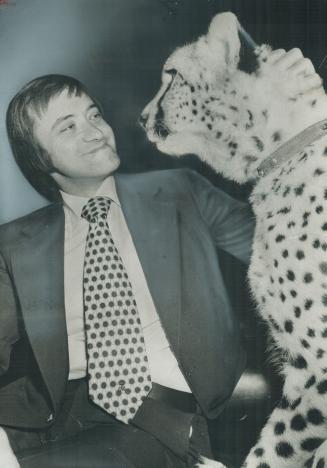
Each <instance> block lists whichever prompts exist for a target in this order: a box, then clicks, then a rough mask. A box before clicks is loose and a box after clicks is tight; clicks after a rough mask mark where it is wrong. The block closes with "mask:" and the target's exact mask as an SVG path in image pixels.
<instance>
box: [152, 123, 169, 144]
mask: <svg viewBox="0 0 327 468" xmlns="http://www.w3.org/2000/svg"><path fill="white" fill-rule="evenodd" d="M153 130H154V133H155V135H156V136H158V137H159V139H160V140H165V139H166V138H167V136H168V135H169V134H170V133H171V131H170V130H169V128H168V127H167V125H166V124H165V123H164V122H162V121H157V122H156V123H155V125H154V128H153Z"/></svg>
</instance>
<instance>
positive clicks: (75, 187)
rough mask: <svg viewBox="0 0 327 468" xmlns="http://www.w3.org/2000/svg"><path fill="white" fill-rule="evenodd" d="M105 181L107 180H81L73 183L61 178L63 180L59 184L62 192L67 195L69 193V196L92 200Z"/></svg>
mask: <svg viewBox="0 0 327 468" xmlns="http://www.w3.org/2000/svg"><path fill="white" fill-rule="evenodd" d="M105 179H106V178H103V179H98V178H97V179H79V180H74V181H72V180H68V179H65V178H61V180H60V181H58V184H59V187H60V190H62V191H63V192H65V193H68V194H69V195H75V196H77V197H86V198H90V197H93V196H94V195H95V194H96V192H97V191H98V190H99V188H100V187H101V185H102V184H103V181H104V180H105Z"/></svg>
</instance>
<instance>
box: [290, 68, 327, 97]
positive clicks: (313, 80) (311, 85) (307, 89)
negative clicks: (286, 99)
mask: <svg viewBox="0 0 327 468" xmlns="http://www.w3.org/2000/svg"><path fill="white" fill-rule="evenodd" d="M322 92H323V94H325V92H324V89H323V86H322V79H321V78H320V76H319V75H317V73H315V74H313V75H311V76H310V77H307V78H305V80H304V79H303V80H300V81H299V82H298V83H297V93H296V94H297V95H302V96H305V97H308V96H310V95H311V94H312V95H313V94H315V95H316V96H317V95H319V96H320V95H321V94H322Z"/></svg>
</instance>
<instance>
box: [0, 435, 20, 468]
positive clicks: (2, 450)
mask: <svg viewBox="0 0 327 468" xmlns="http://www.w3.org/2000/svg"><path fill="white" fill-rule="evenodd" d="M0 468H20V465H19V463H18V460H17V458H16V456H15V454H14V452H13V451H12V448H11V446H10V444H9V440H8V436H7V434H6V431H5V430H4V429H3V428H2V427H0Z"/></svg>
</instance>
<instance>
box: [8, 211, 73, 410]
mask: <svg viewBox="0 0 327 468" xmlns="http://www.w3.org/2000/svg"><path fill="white" fill-rule="evenodd" d="M63 249H64V214H63V210H62V206H61V205H60V204H58V205H53V206H50V207H48V208H47V209H45V210H44V212H43V216H41V217H40V218H39V220H38V222H37V223H35V222H33V225H27V226H26V229H25V231H23V233H22V236H21V243H20V244H19V245H18V246H17V248H15V251H14V252H13V253H12V265H13V266H12V268H13V277H14V278H15V285H16V288H17V292H18V297H19V299H20V301H21V309H22V314H23V318H24V323H25V328H26V331H27V335H28V338H29V340H30V344H31V346H32V349H33V351H34V355H35V358H36V360H37V362H38V365H39V368H40V370H41V373H42V376H43V378H44V380H45V382H46V384H47V387H48V390H49V392H50V395H51V398H52V401H53V404H54V407H55V408H56V406H57V404H58V402H59V399H60V396H61V395H62V393H63V391H64V385H65V384H66V379H67V375H68V353H67V331H66V320H65V308H64V250H63ZM45 343H46V346H44V344H45Z"/></svg>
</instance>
